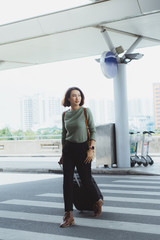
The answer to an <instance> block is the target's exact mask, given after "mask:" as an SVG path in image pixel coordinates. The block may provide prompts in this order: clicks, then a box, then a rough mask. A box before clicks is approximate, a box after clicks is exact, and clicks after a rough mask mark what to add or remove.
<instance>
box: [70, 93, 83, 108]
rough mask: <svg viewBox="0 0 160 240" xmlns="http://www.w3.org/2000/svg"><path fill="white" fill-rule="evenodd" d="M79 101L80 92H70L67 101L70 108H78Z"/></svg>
mask: <svg viewBox="0 0 160 240" xmlns="http://www.w3.org/2000/svg"><path fill="white" fill-rule="evenodd" d="M81 99H82V97H81V93H80V91H78V90H72V91H71V94H70V98H69V99H68V100H69V102H70V104H71V107H74V106H79V105H80V103H81Z"/></svg>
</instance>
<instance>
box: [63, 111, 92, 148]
mask: <svg viewBox="0 0 160 240" xmlns="http://www.w3.org/2000/svg"><path fill="white" fill-rule="evenodd" d="M86 115H87V122H88V127H89V131H90V139H93V140H96V129H95V125H94V121H93V116H92V113H91V111H90V109H89V108H86ZM87 139H88V137H87V128H86V123H85V116H84V108H83V107H81V108H79V109H78V110H74V111H70V110H68V111H66V112H65V117H64V121H63V115H62V145H64V143H65V141H66V140H68V141H70V142H73V143H83V142H86V141H87Z"/></svg>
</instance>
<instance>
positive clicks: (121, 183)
mask: <svg viewBox="0 0 160 240" xmlns="http://www.w3.org/2000/svg"><path fill="white" fill-rule="evenodd" d="M95 179H96V181H97V183H98V184H99V187H100V189H101V191H102V193H103V195H104V205H103V213H102V215H101V216H100V217H99V218H97V219H94V218H93V216H92V215H93V213H92V212H83V213H79V212H78V211H77V210H74V217H75V222H76V225H74V226H72V227H70V228H66V229H61V228H59V223H60V222H61V221H62V217H63V213H64V211H63V197H62V175H56V174H29V173H28V174H17V173H0V239H3V240H31V239H32V240H34V239H35V240H37V239H38V240H50V239H54V240H62V239H66V240H73V239H74V240H76V239H77V240H82V239H83V240H85V239H88V240H90V239H97V240H106V239H107V240H115V239H116V240H140V239H141V240H143V239H144V240H159V239H160V228H159V225H160V177H156V176H102V175H96V176H95Z"/></svg>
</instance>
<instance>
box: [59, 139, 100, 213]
mask: <svg viewBox="0 0 160 240" xmlns="http://www.w3.org/2000/svg"><path fill="white" fill-rule="evenodd" d="M87 151H88V143H87V142H84V143H71V142H69V141H67V142H66V143H65V145H64V147H63V195H64V205H65V211H73V174H74V169H75V167H76V168H77V171H78V174H79V176H80V178H81V181H82V184H83V185H84V186H85V188H86V190H87V191H88V192H89V193H90V196H92V198H93V200H94V201H95V202H96V201H98V200H99V195H98V193H97V191H96V189H95V186H94V184H93V182H92V181H91V163H87V164H86V163H84V161H85V159H86V157H87Z"/></svg>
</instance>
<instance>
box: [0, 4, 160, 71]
mask: <svg viewBox="0 0 160 240" xmlns="http://www.w3.org/2000/svg"><path fill="white" fill-rule="evenodd" d="M158 2H159V4H158V5H157V3H158ZM145 3H146V4H144V1H143V0H140V1H137V0H109V1H102V2H98V3H95V4H90V5H87V6H82V7H77V8H74V9H69V10H65V11H61V12H57V13H53V14H48V15H44V16H39V17H35V18H32V19H27V20H23V21H19V22H15V23H10V24H6V25H1V26H0V36H1V37H0V69H9V68H15V67H22V66H29V65H34V64H42V63H49V62H53V61H62V60H67V59H74V58H79V57H87V56H94V55H100V54H101V53H102V52H103V51H106V50H108V46H107V44H106V43H105V41H104V39H103V36H102V34H101V27H105V28H106V29H108V33H109V35H110V37H111V39H112V41H113V44H114V46H115V47H118V46H120V45H121V46H123V48H124V49H125V50H126V49H128V48H129V47H130V45H131V44H132V43H133V42H134V41H135V40H136V38H137V37H138V36H142V37H144V39H143V40H142V42H141V43H140V44H139V46H138V47H147V46H153V45H156V44H160V27H159V25H160V1H159V0H153V1H152V5H150V1H148V0H145Z"/></svg>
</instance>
